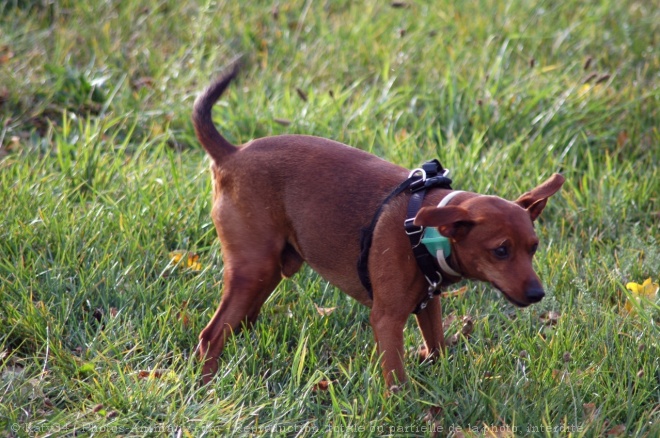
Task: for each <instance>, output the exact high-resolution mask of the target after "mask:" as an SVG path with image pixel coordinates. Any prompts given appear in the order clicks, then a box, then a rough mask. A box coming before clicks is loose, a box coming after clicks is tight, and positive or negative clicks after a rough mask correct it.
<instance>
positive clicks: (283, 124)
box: [273, 118, 291, 126]
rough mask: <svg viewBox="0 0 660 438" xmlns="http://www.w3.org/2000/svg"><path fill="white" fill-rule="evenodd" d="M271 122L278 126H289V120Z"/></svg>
mask: <svg viewBox="0 0 660 438" xmlns="http://www.w3.org/2000/svg"><path fill="white" fill-rule="evenodd" d="M273 122H275V123H277V124H278V125H282V126H289V125H290V124H291V120H288V119H277V118H275V119H273Z"/></svg>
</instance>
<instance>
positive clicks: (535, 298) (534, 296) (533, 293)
mask: <svg viewBox="0 0 660 438" xmlns="http://www.w3.org/2000/svg"><path fill="white" fill-rule="evenodd" d="M525 296H526V297H527V300H528V301H529V302H530V303H538V302H539V301H541V300H542V299H543V297H544V296H545V291H544V290H543V287H541V285H540V284H539V285H533V286H532V287H530V288H529V289H527V290H526V291H525Z"/></svg>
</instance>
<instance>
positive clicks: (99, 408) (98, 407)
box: [92, 403, 103, 413]
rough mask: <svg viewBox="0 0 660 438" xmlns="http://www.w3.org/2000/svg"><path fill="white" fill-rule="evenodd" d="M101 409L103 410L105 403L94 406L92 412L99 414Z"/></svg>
mask: <svg viewBox="0 0 660 438" xmlns="http://www.w3.org/2000/svg"><path fill="white" fill-rule="evenodd" d="M101 409H103V403H99V404H98V405H96V406H94V408H92V412H94V413H97V412H98V411H100V410H101Z"/></svg>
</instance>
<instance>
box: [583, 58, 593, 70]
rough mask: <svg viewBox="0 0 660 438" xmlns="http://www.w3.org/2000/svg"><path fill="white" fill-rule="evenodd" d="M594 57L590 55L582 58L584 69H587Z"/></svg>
mask: <svg viewBox="0 0 660 438" xmlns="http://www.w3.org/2000/svg"><path fill="white" fill-rule="evenodd" d="M593 60H594V58H593V57H592V56H587V59H585V60H584V67H583V68H584V69H585V70H589V67H591V61H593Z"/></svg>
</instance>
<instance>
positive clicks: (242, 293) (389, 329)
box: [192, 63, 564, 388]
mask: <svg viewBox="0 0 660 438" xmlns="http://www.w3.org/2000/svg"><path fill="white" fill-rule="evenodd" d="M238 72H239V64H238V63H235V64H234V65H233V66H232V67H231V68H229V69H228V70H227V71H226V72H225V73H224V74H223V75H221V76H220V77H219V78H218V79H217V80H215V81H214V82H213V83H212V84H211V85H210V86H209V87H208V88H207V89H206V90H205V91H204V92H202V93H201V94H200V95H199V96H198V98H197V99H196V100H195V103H194V108H193V114H192V119H193V124H194V127H195V132H196V135H197V138H198V139H199V141H200V143H201V144H202V146H203V147H204V149H205V150H206V152H207V154H208V155H209V157H210V159H211V173H212V177H213V178H212V179H213V183H212V184H213V189H212V192H213V206H212V210H211V217H212V219H213V222H214V224H215V228H216V231H217V234H218V237H219V239H220V243H221V248H222V257H223V262H224V269H225V271H224V290H223V293H222V300H221V302H220V306H219V307H218V309H217V310H216V312H215V314H214V315H213V317H212V318H211V320H210V322H209V323H208V325H207V326H206V327H205V328H204V329H203V330H202V332H201V334H200V335H199V345H198V347H197V350H198V354H199V357H200V360H201V361H203V366H202V375H203V376H202V381H203V383H204V384H206V383H208V382H209V381H210V380H211V379H212V377H213V375H214V374H215V373H216V372H217V370H218V358H219V356H220V354H221V352H222V350H223V347H224V345H225V342H226V341H227V338H228V337H229V336H231V335H232V334H233V333H234V332H237V331H238V330H240V329H241V328H242V327H251V326H252V325H253V324H254V323H255V321H256V320H257V317H258V315H259V311H260V310H261V307H262V305H263V304H264V302H265V301H266V299H267V298H268V296H269V295H270V294H271V293H272V292H273V290H274V289H275V287H276V286H277V285H278V284H279V283H280V281H281V280H282V278H283V277H285V278H286V277H290V276H292V275H293V274H295V273H296V272H297V271H298V270H299V269H300V268H301V266H302V265H303V263H307V264H308V265H309V266H311V268H312V269H314V270H315V271H316V272H317V273H318V274H319V275H321V277H323V278H324V279H325V280H327V281H328V282H329V283H331V284H333V285H334V286H336V287H338V288H339V289H341V290H342V291H343V292H345V293H346V294H348V295H349V296H351V297H353V298H354V299H356V300H357V301H359V302H360V303H362V304H364V305H365V306H368V307H370V308H371V314H370V323H371V326H372V328H373V331H374V337H375V340H376V344H377V349H378V354H379V357H380V361H381V365H382V371H383V375H384V379H385V383H386V385H387V387H388V388H397V387H398V385H400V384H402V383H404V382H405V381H406V373H405V370H404V365H403V357H404V343H403V329H404V325H405V324H406V321H407V319H408V316H409V315H410V314H411V313H412V312H413V311H415V310H417V312H416V315H415V316H416V318H417V323H418V325H419V328H420V330H421V332H422V336H423V338H424V346H423V347H421V349H420V356H421V359H427V358H428V359H430V358H434V357H437V356H438V355H440V354H442V352H443V348H444V333H443V328H442V312H441V305H440V300H439V299H435V300H432V299H429V298H431V297H432V295H431V294H430V292H429V291H430V290H431V289H433V288H432V287H430V286H429V280H428V279H427V276H426V275H425V274H424V273H423V272H422V270H421V269H420V267H419V264H418V263H417V261H416V257H415V256H414V253H413V250H412V249H411V240H410V238H409V236H408V235H407V232H406V231H405V230H404V227H403V226H402V224H403V223H404V221H405V220H406V210H407V205H408V203H409V201H410V199H411V196H413V195H412V194H411V193H410V191H402V192H401V193H399V194H397V195H396V196H391V199H390V200H389V201H388V202H387V203H385V204H384V203H383V201H384V200H385V199H386V198H387V197H388V195H389V194H390V193H392V190H393V189H394V188H395V187H397V186H398V185H400V184H401V182H402V181H405V180H406V179H408V178H409V171H408V170H407V169H405V168H403V167H400V166H398V165H395V164H392V163H390V162H387V161H385V160H383V159H381V158H379V157H377V156H375V155H372V154H369V153H367V152H365V151H362V150H359V149H356V148H352V147H349V146H347V145H344V144H341V143H338V142H335V141H333V140H329V139H325V138H320V137H313V136H304V135H280V136H273V137H265V138H260V139H256V140H252V141H250V142H248V143H247V144H245V145H243V146H242V147H240V148H239V147H236V146H234V145H233V144H231V143H230V142H229V141H227V140H226V139H225V138H224V137H223V136H222V135H221V134H220V133H219V132H218V130H217V128H216V127H215V125H214V123H213V120H212V114H211V113H212V108H213V105H214V103H215V102H216V101H217V100H218V99H219V98H220V96H221V95H222V93H223V92H224V91H225V89H226V88H227V87H228V85H229V84H230V82H231V81H232V80H233V79H234V78H235V76H236V75H237V74H238ZM563 182H564V178H563V177H562V176H561V175H560V174H554V175H552V176H550V177H549V178H548V179H547V180H546V181H545V182H543V183H542V184H540V185H539V186H538V187H536V188H534V189H532V190H531V191H529V192H527V193H525V194H523V195H522V196H520V197H519V198H518V199H516V200H515V201H513V202H512V201H507V200H504V199H502V198H499V197H496V196H486V195H480V194H477V193H471V192H456V191H452V190H450V189H447V188H435V189H431V190H428V192H427V194H426V197H425V198H424V199H423V205H422V207H421V209H420V210H419V211H418V212H417V213H416V215H415V216H414V218H413V219H411V220H410V222H412V223H413V225H414V226H415V227H425V228H428V229H435V230H437V232H438V233H439V235H440V236H441V237H444V238H446V240H447V241H448V242H449V245H450V249H451V255H450V256H449V257H448V258H447V259H446V260H444V262H445V263H446V265H447V269H448V270H449V271H450V272H451V273H447V272H445V275H444V276H443V278H442V282H441V284H440V285H438V284H436V285H435V287H436V289H437V286H443V287H444V286H447V285H448V284H451V283H453V282H456V281H459V280H460V279H461V278H469V279H476V280H481V281H484V282H488V283H490V284H491V285H493V286H494V287H495V288H497V289H498V290H500V291H501V292H502V294H503V295H504V296H505V297H506V298H507V299H508V300H509V301H510V302H511V303H513V304H514V305H516V306H519V307H526V306H528V305H530V304H532V303H535V302H538V301H540V300H541V299H542V298H543V296H544V295H545V292H544V289H543V287H542V285H541V282H540V280H539V277H538V276H537V274H536V273H535V272H534V269H533V267H532V258H533V256H534V253H535V251H536V249H537V247H538V238H537V236H536V234H535V232H534V225H533V223H534V221H535V220H536V218H537V217H538V216H539V215H540V214H541V212H542V211H543V209H544V207H545V206H546V203H547V200H548V198H549V197H550V196H552V195H553V194H555V193H556V192H557V191H558V190H559V189H560V188H561V186H562V184H563ZM445 198H447V199H446V202H445V203H444V204H442V205H440V206H438V205H439V204H440V203H441V202H442V200H443V199H445ZM377 211H379V216H378V217H377V220H376V221H374V214H375V212H377ZM372 221H374V224H373V233H372V236H371V237H372V239H371V241H372V243H371V248H370V249H368V251H367V253H368V256H369V258H368V263H367V265H366V268H367V269H368V274H369V278H370V283H371V284H370V288H371V290H372V291H373V293H370V291H369V290H368V289H369V287H366V286H365V284H364V282H363V281H361V278H360V274H359V273H358V269H357V268H356V261H357V260H358V259H359V258H360V256H361V251H362V247H361V240H360V236H361V233H362V232H363V230H364V229H365V228H367V227H368V226H369V224H370V223H371V222H372ZM438 262H440V259H438ZM434 292H435V290H434ZM420 303H423V305H422V306H420Z"/></svg>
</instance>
